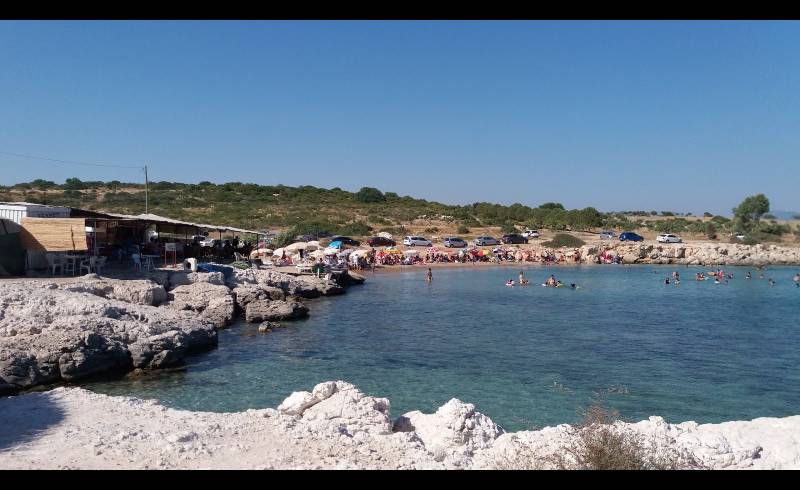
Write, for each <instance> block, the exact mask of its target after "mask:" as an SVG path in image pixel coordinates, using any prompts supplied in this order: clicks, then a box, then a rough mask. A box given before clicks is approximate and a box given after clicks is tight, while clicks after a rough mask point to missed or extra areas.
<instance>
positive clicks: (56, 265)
mask: <svg viewBox="0 0 800 490" xmlns="http://www.w3.org/2000/svg"><path fill="white" fill-rule="evenodd" d="M45 257H46V258H47V265H48V266H49V267H50V269H51V271H52V275H54V276H55V275H56V269H61V274H62V275H63V274H64V264H63V263H62V262H61V260H60V258H59V257H58V256H56V255H55V254H53V253H46V254H45Z"/></svg>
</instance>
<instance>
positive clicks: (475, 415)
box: [394, 398, 505, 466]
mask: <svg viewBox="0 0 800 490" xmlns="http://www.w3.org/2000/svg"><path fill="white" fill-rule="evenodd" d="M394 431H396V432H415V433H416V434H417V436H419V438H420V439H421V440H422V442H423V443H424V444H425V447H426V448H428V450H429V451H430V452H431V453H433V454H434V455H435V457H436V458H437V461H443V460H445V459H449V460H450V462H452V463H453V464H454V465H455V466H461V465H463V464H464V462H465V458H466V457H471V456H472V455H473V454H475V451H477V450H480V449H486V448H488V447H491V445H492V443H493V442H494V440H495V439H497V438H498V437H499V436H500V435H502V434H503V433H504V432H505V431H504V430H503V429H502V428H501V427H500V426H499V425H497V424H495V423H494V422H492V420H491V419H490V418H489V417H487V416H486V415H484V414H482V413H480V412H476V411H475V405H472V404H471V403H464V402H462V401H461V400H458V399H456V398H453V399H451V400H450V401H448V402H447V403H445V404H444V405H442V406H441V407H439V409H438V410H437V411H436V412H435V413H432V414H424V413H422V412H420V411H414V412H408V413H406V414H404V415H402V416H401V417H399V418H398V419H397V420H396V421H395V423H394Z"/></svg>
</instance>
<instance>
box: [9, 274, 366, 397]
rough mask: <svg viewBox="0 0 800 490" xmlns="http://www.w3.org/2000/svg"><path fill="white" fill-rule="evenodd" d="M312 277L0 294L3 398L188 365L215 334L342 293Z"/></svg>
mask: <svg viewBox="0 0 800 490" xmlns="http://www.w3.org/2000/svg"><path fill="white" fill-rule="evenodd" d="M360 281H363V279H361V278H359V277H357V276H355V275H353V276H351V275H348V276H347V282H346V283H345V285H339V284H337V283H336V282H334V281H332V280H331V281H329V280H325V279H324V278H317V277H315V276H293V275H289V274H283V273H279V272H274V271H264V270H254V269H250V270H234V271H233V274H232V275H230V276H229V277H228V279H227V280H226V278H225V276H224V275H223V274H222V273H221V272H211V273H196V272H195V273H187V272H185V271H156V272H154V273H152V274H151V275H150V278H148V279H138V280H127V279H110V278H105V277H99V276H97V275H95V274H90V275H87V276H83V277H79V278H76V279H75V280H74V281H70V282H65V283H55V282H48V281H35V280H27V281H26V280H22V281H16V282H6V283H4V284H2V287H0V395H3V394H10V393H16V392H18V391H20V390H25V389H30V388H33V387H35V386H43V385H45V386H46V385H52V384H57V383H61V382H74V381H78V380H80V379H84V378H87V377H90V376H99V375H104V374H113V373H118V372H126V371H132V370H136V369H157V368H164V367H171V366H175V365H179V364H181V363H182V361H183V360H184V358H185V357H186V356H187V355H190V354H193V353H196V352H200V351H204V350H207V349H212V348H214V347H216V345H217V329H219V328H225V327H226V326H228V325H230V324H231V323H233V321H234V320H235V319H236V318H237V317H238V316H243V317H244V318H245V319H246V320H247V321H248V322H262V321H269V322H275V321H283V320H293V319H297V318H302V317H305V316H307V315H308V311H309V309H308V306H306V304H305V302H306V300H308V299H311V298H316V297H319V296H331V295H337V294H342V293H344V292H345V286H346V285H347V284H349V283H353V282H356V283H357V282H360Z"/></svg>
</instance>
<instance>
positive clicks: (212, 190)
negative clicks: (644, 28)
mask: <svg viewBox="0 0 800 490" xmlns="http://www.w3.org/2000/svg"><path fill="white" fill-rule="evenodd" d="M762 198H763V199H762ZM0 201H28V202H34V203H41V204H51V205H62V206H71V207H80V208H86V209H93V210H99V211H109V212H118V213H125V214H140V213H143V212H144V202H145V189H144V185H143V184H141V183H129V182H120V181H116V180H115V181H110V182H101V181H81V180H80V179H77V178H74V177H73V178H69V179H67V180H66V181H65V182H64V183H63V184H56V183H55V182H52V181H48V180H44V179H36V180H34V181H31V182H23V183H19V184H15V185H12V186H0ZM148 203H149V206H148V209H149V212H150V213H153V214H158V215H162V216H168V217H171V218H176V219H183V220H187V221H195V222H203V223H215V224H227V225H231V226H238V227H242V228H247V229H260V230H263V229H275V228H281V229H286V228H291V230H289V231H291V232H292V233H294V234H295V235H302V234H314V233H316V232H318V231H328V232H330V233H334V234H341V235H350V236H364V235H367V234H371V233H374V232H377V231H388V232H389V233H392V234H394V235H403V234H405V233H406V228H405V226H406V225H408V224H410V223H412V222H413V221H414V220H416V219H422V220H428V221H439V222H442V221H444V222H450V223H452V226H453V227H454V228H456V229H458V232H459V233H468V232H469V230H470V229H474V228H480V227H500V228H501V229H502V230H503V232H504V233H511V232H517V231H518V230H519V229H522V228H523V227H524V228H533V229H550V230H555V231H596V230H598V229H600V228H603V229H617V230H635V229H640V228H646V229H651V230H653V231H656V232H669V233H694V234H698V235H706V236H709V237H711V236H713V235H717V234H720V235H730V233H732V232H736V231H745V232H748V234H750V235H752V236H753V239H755V240H773V239H780V236H781V235H783V234H786V233H790V232H791V231H792V229H791V227H790V226H788V225H785V224H779V223H777V221H775V220H769V219H766V220H765V215H767V213H769V201H768V200H767V199H766V197H765V196H763V194H759V195H757V196H752V197H749V198H747V199H745V200H744V201H743V202H742V204H741V205H740V206H738V207H737V208H735V210H734V214H735V217H734V219H733V220H729V219H728V218H724V217H722V216H713V217H711V218H710V220H709V215H710V213H704V216H705V218H695V217H693V216H691V213H684V214H683V215H681V213H674V212H671V211H662V212H661V215H660V216H658V213H657V212H656V211H650V212H646V211H628V212H619V213H601V212H600V211H598V210H597V209H595V208H593V207H586V208H583V209H566V208H565V207H564V205H563V204H561V203H557V202H546V203H544V204H542V205H541V206H539V207H530V206H525V205H523V204H519V203H515V204H512V205H510V206H507V205H502V204H494V203H488V202H476V203H473V204H468V205H462V206H459V205H447V204H442V203H438V202H434V201H427V200H424V199H415V198H413V197H410V196H399V195H398V194H396V193H394V192H383V191H381V190H379V189H376V188H373V187H363V188H361V189H360V190H359V191H358V192H348V191H345V190H342V189H340V188H338V187H334V188H332V189H325V188H319V187H313V186H299V187H289V186H285V185H258V184H245V183H241V182H228V183H224V184H214V183H211V182H200V183H198V184H183V183H178V182H166V181H161V182H152V183H150V185H149V187H148ZM709 223H713V225H711V226H709ZM427 226H430V225H427ZM795 233H797V231H795Z"/></svg>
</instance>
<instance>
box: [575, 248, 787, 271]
mask: <svg viewBox="0 0 800 490" xmlns="http://www.w3.org/2000/svg"><path fill="white" fill-rule="evenodd" d="M580 252H581V257H583V258H584V259H585V260H586V261H588V262H592V261H593V260H594V258H595V257H596V256H598V255H601V254H602V253H603V252H606V253H607V254H609V255H612V256H617V255H619V256H621V257H622V261H623V263H625V264H688V265H704V266H712V265H745V266H754V267H755V266H762V265H792V264H800V248H789V247H781V246H778V245H766V244H758V245H744V244H739V243H719V244H717V243H703V244H698V245H686V244H683V243H659V244H657V245H652V244H645V243H641V242H639V243H629V242H609V243H608V244H605V245H602V246H597V245H584V246H583V247H581V248H580Z"/></svg>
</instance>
